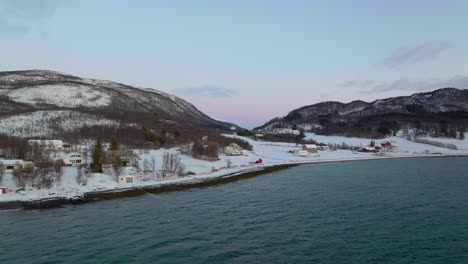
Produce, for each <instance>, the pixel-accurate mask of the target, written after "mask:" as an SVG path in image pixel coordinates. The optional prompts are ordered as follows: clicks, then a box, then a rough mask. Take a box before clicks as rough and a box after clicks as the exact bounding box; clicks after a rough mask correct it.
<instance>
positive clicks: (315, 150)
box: [302, 144, 318, 153]
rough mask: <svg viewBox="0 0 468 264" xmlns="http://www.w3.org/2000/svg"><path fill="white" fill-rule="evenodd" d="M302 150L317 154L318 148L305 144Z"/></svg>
mask: <svg viewBox="0 0 468 264" xmlns="http://www.w3.org/2000/svg"><path fill="white" fill-rule="evenodd" d="M302 149H303V150H307V151H308V152H309V153H317V151H318V147H317V145H315V144H304V145H303V146H302Z"/></svg>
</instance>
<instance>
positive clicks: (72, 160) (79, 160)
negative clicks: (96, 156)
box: [63, 153, 85, 166]
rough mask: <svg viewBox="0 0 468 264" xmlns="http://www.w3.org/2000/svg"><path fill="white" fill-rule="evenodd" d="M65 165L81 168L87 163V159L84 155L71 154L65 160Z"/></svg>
mask: <svg viewBox="0 0 468 264" xmlns="http://www.w3.org/2000/svg"><path fill="white" fill-rule="evenodd" d="M63 163H64V164H65V165H66V166H80V165H82V164H84V163H85V158H84V156H83V154H80V153H70V154H68V155H67V156H65V157H64V158H63Z"/></svg>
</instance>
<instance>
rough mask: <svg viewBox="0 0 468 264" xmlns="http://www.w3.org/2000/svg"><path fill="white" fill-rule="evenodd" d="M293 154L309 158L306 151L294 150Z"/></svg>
mask: <svg viewBox="0 0 468 264" xmlns="http://www.w3.org/2000/svg"><path fill="white" fill-rule="evenodd" d="M295 154H296V155H297V156H299V157H309V152H308V151H307V150H296V152H295Z"/></svg>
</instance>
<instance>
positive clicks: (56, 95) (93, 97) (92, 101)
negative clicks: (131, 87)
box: [6, 85, 111, 107]
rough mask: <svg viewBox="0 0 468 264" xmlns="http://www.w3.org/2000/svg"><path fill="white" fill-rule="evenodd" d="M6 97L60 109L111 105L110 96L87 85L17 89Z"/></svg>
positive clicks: (41, 86)
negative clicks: (51, 105)
mask: <svg viewBox="0 0 468 264" xmlns="http://www.w3.org/2000/svg"><path fill="white" fill-rule="evenodd" d="M6 95H7V96H8V97H9V98H10V99H11V100H14V101H16V102H21V103H27V104H38V103H45V104H53V105H56V106H60V107H102V106H106V105H109V104H110V103H111V97H110V96H109V95H108V94H105V93H103V92H101V91H99V90H95V89H92V86H85V85H66V86H65V85H39V86H35V87H24V88H20V89H15V90H12V91H10V92H7V93H6Z"/></svg>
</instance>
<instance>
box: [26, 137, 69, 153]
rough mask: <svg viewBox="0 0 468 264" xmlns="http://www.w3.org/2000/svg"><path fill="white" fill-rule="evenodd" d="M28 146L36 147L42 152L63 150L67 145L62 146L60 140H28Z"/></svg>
mask: <svg viewBox="0 0 468 264" xmlns="http://www.w3.org/2000/svg"><path fill="white" fill-rule="evenodd" d="M28 144H29V145H37V146H38V147H39V148H40V149H41V150H43V151H60V150H64V149H65V148H66V147H67V146H68V145H66V144H63V141H62V140H46V139H44V140H42V139H31V140H28Z"/></svg>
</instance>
